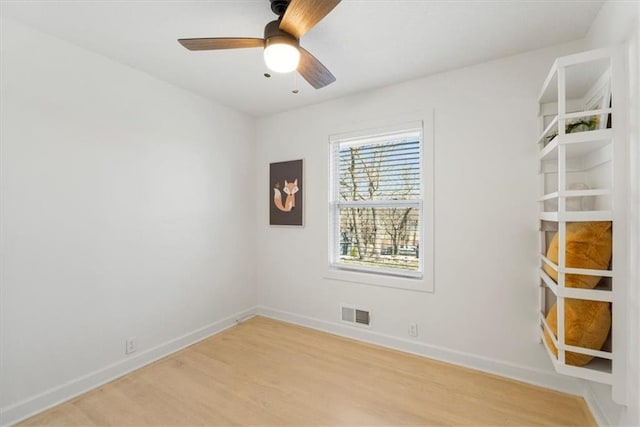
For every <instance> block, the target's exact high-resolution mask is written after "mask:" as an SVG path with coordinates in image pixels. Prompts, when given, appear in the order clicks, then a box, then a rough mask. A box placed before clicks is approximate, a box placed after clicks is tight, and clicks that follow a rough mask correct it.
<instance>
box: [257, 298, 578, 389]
mask: <svg viewBox="0 0 640 427" xmlns="http://www.w3.org/2000/svg"><path fill="white" fill-rule="evenodd" d="M256 314H257V315H259V316H264V317H269V318H272V319H276V320H282V321H285V322H289V323H294V324H296V325H300V326H306V327H309V328H312V329H317V330H320V331H324V332H329V333H331V334H335V335H339V336H342V337H346V338H352V339H355V340H359V341H364V342H367V343H371V344H376V345H380V346H382V347H387V348H392V349H394V350H399V351H403V352H406V353H411V354H415V355H418V356H423V357H428V358H430V359H435V360H439V361H441V362H446V363H451V364H453V365H458V366H464V367H466V368H470V369H475V370H478V371H482V372H487V373H490V374H495V375H499V376H501V377H506V378H510V379H513V380H517V381H522V382H525V383H528V384H533V385H537V386H541V387H545V388H549V389H552V390H557V391H561V392H564V393H570V394H574V395H577V396H582V395H583V387H582V384H581V383H580V381H579V380H576V379H575V378H570V377H564V376H561V375H559V374H556V373H555V372H552V371H543V370H538V369H534V368H530V367H527V366H520V365H516V364H513V363H508V362H503V361H500V360H495V359H490V358H486V357H482V356H478V355H474V354H470V353H463V352H459V351H455V350H450V349H447V348H442V347H437V346H432V345H428V344H425V343H421V342H416V341H412V340H408V339H402V338H398V337H394V336H391V335H386V334H381V333H379V332H374V331H372V330H370V329H364V328H359V327H354V326H350V325H347V324H343V323H340V322H338V321H336V322H329V321H326V320H320V319H316V318H312V317H307V316H303V315H300V314H296V313H290V312H285V311H281V310H277V309H273V308H270V307H265V306H258V307H257V312H256Z"/></svg>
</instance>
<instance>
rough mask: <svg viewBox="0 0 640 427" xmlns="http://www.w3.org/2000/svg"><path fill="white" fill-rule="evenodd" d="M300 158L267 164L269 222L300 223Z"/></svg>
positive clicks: (302, 192) (301, 205) (301, 189)
mask: <svg viewBox="0 0 640 427" xmlns="http://www.w3.org/2000/svg"><path fill="white" fill-rule="evenodd" d="M303 181H304V178H303V176H302V159H300V160H290V161H287V162H277V163H271V164H270V165H269V224H270V225H298V226H301V225H302V218H303V215H302V212H303V203H304V198H303V197H302V195H303V194H304V182H303Z"/></svg>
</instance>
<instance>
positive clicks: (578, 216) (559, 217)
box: [539, 211, 613, 222]
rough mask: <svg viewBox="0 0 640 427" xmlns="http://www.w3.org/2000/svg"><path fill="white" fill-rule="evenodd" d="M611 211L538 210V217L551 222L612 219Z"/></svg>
mask: <svg viewBox="0 0 640 427" xmlns="http://www.w3.org/2000/svg"><path fill="white" fill-rule="evenodd" d="M612 218H613V215H612V213H611V211H571V212H564V213H559V212H540V217H539V219H540V220H542V221H551V222H591V221H612Z"/></svg>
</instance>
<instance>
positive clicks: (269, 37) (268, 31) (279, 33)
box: [264, 19, 300, 48]
mask: <svg viewBox="0 0 640 427" xmlns="http://www.w3.org/2000/svg"><path fill="white" fill-rule="evenodd" d="M277 43H284V44H289V45H292V46H295V47H296V48H298V47H300V41H299V40H298V39H297V38H295V37H293V36H292V35H291V34H289V33H287V32H286V31H283V30H281V29H280V21H279V20H277V19H276V20H275V21H271V22H269V23H268V24H267V25H266V26H265V27H264V46H265V47H267V46H269V45H270V44H277Z"/></svg>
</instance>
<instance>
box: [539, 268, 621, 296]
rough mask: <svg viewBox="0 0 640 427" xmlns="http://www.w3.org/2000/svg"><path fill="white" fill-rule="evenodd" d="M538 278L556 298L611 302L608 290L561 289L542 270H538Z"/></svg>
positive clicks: (610, 293) (610, 292) (610, 294)
mask: <svg viewBox="0 0 640 427" xmlns="http://www.w3.org/2000/svg"><path fill="white" fill-rule="evenodd" d="M540 277H541V278H542V281H543V282H544V284H545V286H546V287H547V288H548V289H549V290H550V291H551V292H553V294H554V295H555V296H556V297H561V298H574V299H583V300H592V301H602V302H613V292H612V291H610V290H601V289H583V288H563V287H560V286H558V285H557V284H556V282H554V281H553V279H552V278H551V277H550V276H549V275H548V274H547V273H546V272H545V271H544V270H542V269H540Z"/></svg>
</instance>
